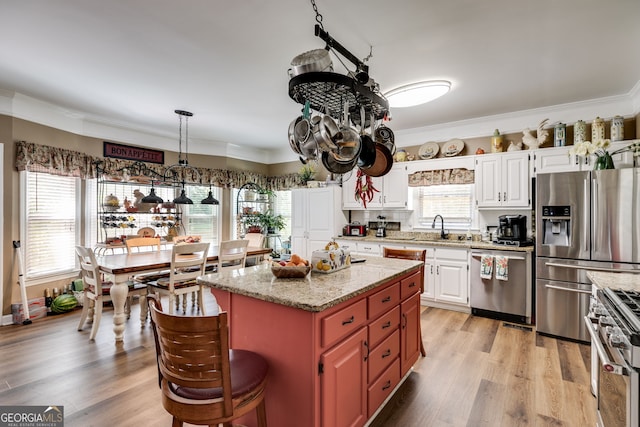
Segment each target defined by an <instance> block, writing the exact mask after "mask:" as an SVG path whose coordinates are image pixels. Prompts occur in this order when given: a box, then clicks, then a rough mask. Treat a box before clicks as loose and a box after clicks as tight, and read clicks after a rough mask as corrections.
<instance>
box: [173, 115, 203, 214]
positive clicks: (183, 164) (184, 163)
mask: <svg viewBox="0 0 640 427" xmlns="http://www.w3.org/2000/svg"><path fill="white" fill-rule="evenodd" d="M174 112H175V113H176V114H177V115H178V117H179V118H180V128H179V134H180V136H179V139H178V163H176V164H175V165H171V166H169V167H168V168H167V169H166V170H165V171H164V179H165V181H166V180H167V178H168V177H169V174H170V173H171V174H172V175H173V176H172V178H173V180H174V181H175V178H176V176H177V170H178V169H180V170H182V176H181V178H182V182H181V186H182V189H181V191H180V196H178V197H176V198H175V199H173V203H175V204H178V205H192V204H193V200H191V199H190V198H188V197H187V194H186V192H185V181H184V172H185V170H186V169H191V170H194V171H195V172H196V173H197V175H198V177H199V176H200V173H199V172H198V170H197V169H196V168H194V167H192V166H189V117H193V113H191V112H189V111H185V110H175V111H174ZM183 118H184V120H185V137H184V141H185V154H184V157H183V156H182V120H183Z"/></svg>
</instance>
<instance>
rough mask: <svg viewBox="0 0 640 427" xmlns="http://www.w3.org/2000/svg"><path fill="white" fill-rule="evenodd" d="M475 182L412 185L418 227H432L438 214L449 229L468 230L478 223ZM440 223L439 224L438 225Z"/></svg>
mask: <svg viewBox="0 0 640 427" xmlns="http://www.w3.org/2000/svg"><path fill="white" fill-rule="evenodd" d="M473 187H474V186H473V184H448V185H430V186H423V187H411V189H412V193H413V205H414V218H415V224H416V225H415V227H416V228H431V224H432V223H433V219H434V218H435V216H436V215H442V217H443V218H444V227H445V228H447V229H455V230H467V229H469V228H473V227H474V226H475V224H476V211H475V209H473ZM438 225H439V224H437V226H438Z"/></svg>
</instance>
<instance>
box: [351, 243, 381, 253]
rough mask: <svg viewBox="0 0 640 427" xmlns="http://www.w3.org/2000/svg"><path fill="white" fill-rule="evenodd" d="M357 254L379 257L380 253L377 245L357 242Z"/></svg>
mask: <svg viewBox="0 0 640 427" xmlns="http://www.w3.org/2000/svg"><path fill="white" fill-rule="evenodd" d="M356 248H357V252H358V253H360V254H362V255H372V256H381V255H382V252H381V249H380V245H379V244H378V243H366V242H358V243H357V245H356Z"/></svg>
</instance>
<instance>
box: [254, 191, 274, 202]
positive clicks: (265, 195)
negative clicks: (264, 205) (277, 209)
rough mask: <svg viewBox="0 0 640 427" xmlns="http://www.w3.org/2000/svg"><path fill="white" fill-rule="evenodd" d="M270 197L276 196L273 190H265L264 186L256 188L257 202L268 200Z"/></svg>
mask: <svg viewBox="0 0 640 427" xmlns="http://www.w3.org/2000/svg"><path fill="white" fill-rule="evenodd" d="M270 197H276V193H275V192H274V191H273V190H267V189H266V188H261V189H259V190H258V201H259V202H268V201H269V198H270Z"/></svg>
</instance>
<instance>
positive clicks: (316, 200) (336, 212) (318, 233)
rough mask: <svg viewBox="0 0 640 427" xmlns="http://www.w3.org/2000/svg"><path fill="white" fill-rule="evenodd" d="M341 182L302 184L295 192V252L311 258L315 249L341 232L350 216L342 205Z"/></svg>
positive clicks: (292, 234) (293, 248)
mask: <svg viewBox="0 0 640 427" xmlns="http://www.w3.org/2000/svg"><path fill="white" fill-rule="evenodd" d="M341 203H342V191H341V189H340V187H338V186H328V187H322V188H302V189H296V190H293V191H292V193H291V252H292V253H295V254H298V255H300V256H301V257H303V258H306V259H309V258H311V253H312V252H313V251H315V250H320V249H324V247H325V245H326V244H327V243H328V242H330V241H331V240H332V239H334V238H335V237H336V236H338V235H340V233H341V232H342V226H343V225H344V224H346V223H347V218H346V217H345V216H344V213H343V212H342V210H341V209H340V206H341Z"/></svg>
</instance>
